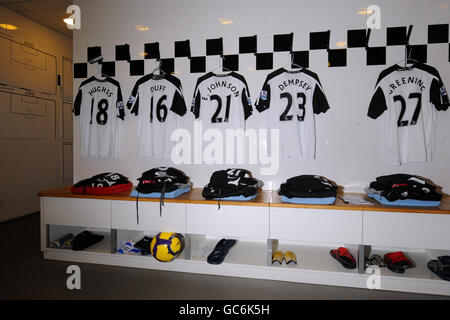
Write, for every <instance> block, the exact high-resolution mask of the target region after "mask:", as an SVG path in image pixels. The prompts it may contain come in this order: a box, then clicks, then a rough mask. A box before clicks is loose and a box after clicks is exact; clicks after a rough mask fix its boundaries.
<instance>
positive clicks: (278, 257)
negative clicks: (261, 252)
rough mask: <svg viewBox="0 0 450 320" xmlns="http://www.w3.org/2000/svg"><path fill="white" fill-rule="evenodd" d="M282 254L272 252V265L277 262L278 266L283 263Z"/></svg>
mask: <svg viewBox="0 0 450 320" xmlns="http://www.w3.org/2000/svg"><path fill="white" fill-rule="evenodd" d="M283 259H284V257H283V252H281V251H274V252H273V253H272V264H274V263H275V262H278V263H279V264H281V263H283Z"/></svg>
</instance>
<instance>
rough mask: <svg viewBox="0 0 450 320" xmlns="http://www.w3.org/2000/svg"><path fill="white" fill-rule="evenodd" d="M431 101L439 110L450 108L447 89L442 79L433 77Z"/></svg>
mask: <svg viewBox="0 0 450 320" xmlns="http://www.w3.org/2000/svg"><path fill="white" fill-rule="evenodd" d="M430 101H431V103H433V105H434V106H435V108H436V109H437V110H439V111H445V110H447V109H448V107H449V105H450V103H449V100H448V94H447V89H445V86H444V84H443V83H442V80H441V79H436V78H435V79H433V81H432V82H431V87H430Z"/></svg>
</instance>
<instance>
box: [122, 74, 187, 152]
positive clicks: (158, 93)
mask: <svg viewBox="0 0 450 320" xmlns="http://www.w3.org/2000/svg"><path fill="white" fill-rule="evenodd" d="M127 107H128V108H129V109H131V113H134V114H135V115H136V116H138V117H139V125H138V145H139V147H138V148H139V151H138V154H139V156H140V157H156V158H168V157H170V155H171V151H172V147H173V146H174V143H173V142H172V141H171V140H170V137H171V135H172V132H173V131H174V130H176V129H177V127H178V118H179V117H182V116H184V115H185V114H186V111H187V110H186V103H185V101H184V97H183V91H182V88H181V82H180V80H179V79H178V78H176V77H175V76H172V75H170V74H166V75H161V76H160V75H155V74H149V75H146V76H144V77H142V78H141V79H139V80H138V81H137V82H136V85H135V86H134V89H133V91H132V93H131V96H130V98H129V99H128V103H127Z"/></svg>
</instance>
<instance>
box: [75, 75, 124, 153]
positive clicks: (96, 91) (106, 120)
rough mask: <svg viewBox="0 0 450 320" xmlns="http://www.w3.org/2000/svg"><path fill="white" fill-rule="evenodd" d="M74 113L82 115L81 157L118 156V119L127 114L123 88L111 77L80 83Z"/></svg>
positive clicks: (92, 78)
mask: <svg viewBox="0 0 450 320" xmlns="http://www.w3.org/2000/svg"><path fill="white" fill-rule="evenodd" d="M73 113H74V114H75V116H80V115H81V121H80V126H81V155H82V156H89V157H113V156H118V151H119V150H118V147H119V128H118V121H119V119H122V120H123V119H124V117H125V110H124V105H123V99H122V91H121V90H120V84H119V83H118V82H117V81H116V80H114V79H111V78H109V77H107V78H105V79H97V78H96V77H91V78H89V79H87V80H85V81H84V82H82V83H81V85H80V88H79V90H78V94H77V96H76V98H75V103H74V108H73Z"/></svg>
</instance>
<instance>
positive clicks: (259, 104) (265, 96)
mask: <svg viewBox="0 0 450 320" xmlns="http://www.w3.org/2000/svg"><path fill="white" fill-rule="evenodd" d="M269 106H270V85H269V79H268V78H267V79H266V81H264V84H263V87H262V89H261V92H260V94H259V97H258V100H256V103H255V108H256V110H258V112H263V111H265V110H267V109H269Z"/></svg>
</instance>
